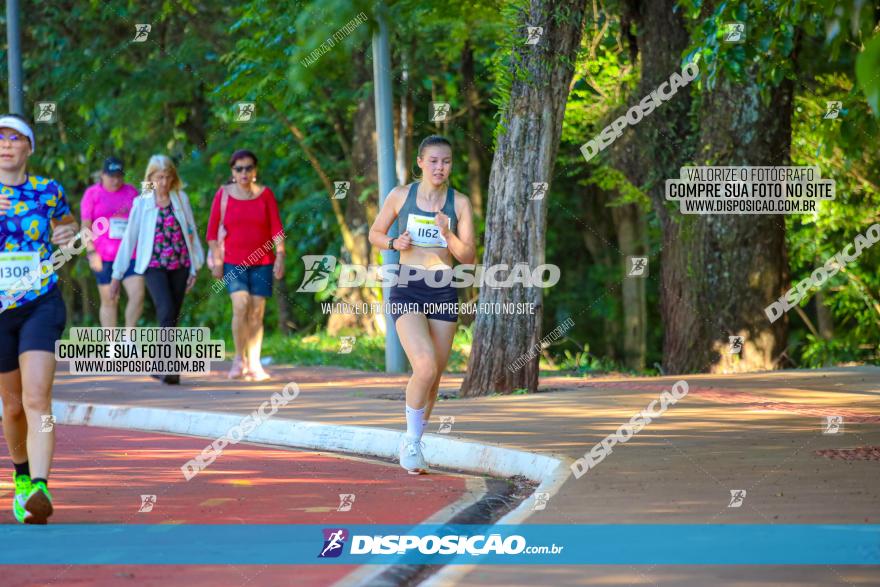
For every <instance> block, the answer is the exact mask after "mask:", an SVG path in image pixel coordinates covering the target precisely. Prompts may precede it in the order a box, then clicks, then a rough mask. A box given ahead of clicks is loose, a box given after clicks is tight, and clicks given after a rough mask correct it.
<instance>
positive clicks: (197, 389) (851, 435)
mask: <svg viewBox="0 0 880 587" xmlns="http://www.w3.org/2000/svg"><path fill="white" fill-rule="evenodd" d="M224 372H225V371H220V372H217V373H215V374H214V375H212V376H205V377H199V378H195V377H194V378H189V379H185V385H182V386H180V387H169V386H162V385H161V384H158V383H156V382H154V381H153V380H151V379H149V378H135V377H132V378H129V379H125V380H124V381H125V383H120V382H119V381H118V380H110V379H107V378H103V377H93V376H90V377H83V376H70V375H67V374H65V368H64V367H63V366H62V367H60V368H59V377H58V379H57V382H58V383H57V385H56V394H55V397H56V398H57V399H61V400H66V401H80V402H94V403H112V404H131V405H138V406H145V407H167V408H186V409H194V410H208V411H220V412H234V413H242V414H243V413H246V412H249V411H251V410H253V409H254V408H256V407H257V406H258V405H259V404H260V403H261V402H262V401H264V400H266V399H268V398H269V396H270V395H271V394H272V393H273V392H274V391H278V390H280V389H281V387H282V386H283V385H284V384H285V383H286V382H288V381H294V382H296V383H297V384H298V385H299V386H300V388H301V390H302V392H301V394H300V396H299V397H298V398H297V399H296V400H294V401H293V402H291V403H290V404H288V405H287V406H285V407H284V408H282V409H281V411H280V412H279V414H278V415H276V416H275V417H276V418H278V417H281V418H291V419H297V420H309V421H316V422H325V423H338V424H348V425H362V426H378V427H385V428H393V429H403V427H404V422H403V402H402V401H401V399H402V390H403V386H404V385H405V382H406V377H405V376H386V375H383V374H375V373H362V372H357V371H352V370H346V369H338V368H314V367H310V368H298V367H287V368H283V367H279V366H276V367H275V368H274V369H273V373H274V374H275V375H276V377H277V380H276V381H275V382H270V383H264V384H257V383H237V382H230V381H227V380H225V379H224V378H223V377H222V376H221V374H222V373H224ZM678 379H679V378H678V377H666V378H656V379H629V380H621V379H611V378H607V379H589V380H585V379H577V378H564V377H548V378H542V385H541V389H542V391H545V393H538V394H534V395H525V396H505V397H487V398H479V399H472V400H458V399H454V400H447V401H441V402H440V403H439V404H438V406H437V408H436V409H435V412H434V417H433V418H432V423H431V426H430V428H429V430H428V431H429V432H436V430H437V427H438V425H439V419H440V416H454V417H455V422H454V425H453V428H452V431H451V433H450V435H451V436H453V437H460V438H463V439H467V440H475V441H480V442H485V443H492V444H500V445H504V446H508V447H513V448H519V449H522V450H527V451H532V452H549V453H554V454H559V455H564V456H567V457H568V458H571V459H575V458H578V457H580V456H583V454H584V453H585V452H588V451H589V450H590V448H591V447H592V446H593V445H594V444H596V443H597V442H599V441H600V440H601V439H602V438H604V437H605V436H607V435H608V434H610V433H613V432H614V431H615V430H616V429H617V428H618V426H620V425H621V424H624V423H626V422H628V421H629V419H630V417H631V416H632V415H633V414H635V413H636V412H638V411H640V410H642V409H644V408H645V407H647V406H648V404H649V403H650V402H651V401H652V400H654V399H657V398H658V397H659V395H660V392H661V390H663V389H668V388H669V387H670V386H671V385H672V383H674V382H675V381H677V380H678ZM682 379H685V380H686V381H687V382H688V384H689V386H690V393H689V394H688V395H687V396H686V397H685V398H683V399H682V400H680V401H679V402H678V403H677V404H676V405H674V406H672V407H671V408H670V409H669V410H668V411H667V413H666V414H665V415H664V416H663V417H662V418H659V419H656V420H655V421H653V422H652V423H650V424H649V425H647V426H646V427H645V428H644V429H643V430H642V431H641V432H640V433H639V434H637V435H636V436H634V437H633V438H632V439H630V440H629V442H627V443H626V444H624V445H620V444H619V445H617V446H616V447H614V450H613V452H612V454H610V455H608V457H607V458H606V459H605V460H604V461H603V462H602V463H601V464H599V465H598V466H597V467H596V468H595V469H593V470H591V471H590V472H589V473H587V474H586V475H585V476H583V477H582V478H580V479H575V478H574V477H571V478H569V480H568V481H567V482H566V483H565V485H564V486H563V487H562V488H561V490H560V492H559V493H558V494H557V495H555V496H554V497H553V498H552V499H551V500H550V502H549V504H548V505H547V508H546V509H545V510H543V511H539V512H535V514H534V515H532V517H530V518H529V520H528V522H529V523H563V524H564V523H620V524H627V523H692V524H706V523H758V524H772V523H779V524H798V523H847V524H855V523H874V524H876V523H880V490H878V487H877V480H878V479H880V462H878V461H877V460H876V457H873V456H872V455H874V454H875V453H873V452H871V450H870V449H867V450H865V449H866V447H877V446H880V423H878V422H880V368H873V367H852V368H836V369H825V370H816V371H782V372H772V373H759V374H750V375H736V376H733V375H732V376H684V377H682ZM460 381H461V377H460V376H449V377H446V378H444V381H443V386H442V389H441V392H442V393H450V394H454V392H455V390H456V389H457V388H458V386H459V384H460ZM387 398H390V399H387ZM833 415H842V416H843V417H844V427H843V432H842V433H840V434H833V435H832V434H823V433H822V431H823V426H824V423H825V418H826V416H833ZM850 449H862V450H861V451H858V452H854V453H848V452H846V451H848V450H850ZM823 451H824V452H823ZM834 456H836V457H840V458H831V457H834ZM847 457H849V458H851V459H853V460H846V458H847ZM740 489H742V490H746V498H745V500H744V502H743V504H742V506H741V507H738V508H729V507H728V504H729V502H730V491H731V490H740ZM590 539H593V538H589V537H585V540H590ZM596 539H598V538H596ZM661 546H662V545H658V547H661ZM734 577H735V578H736V584H737V585H788V584H791V585H836V584H839V585H847V584H852V585H868V584H872V585H876V584H880V569H877V568H854V567H838V568H834V569H832V568H830V567H826V566H824V565H822V566H815V567H788V568H778V567H735V568H733V567H730V568H722V567H660V568H650V567H552V568H550V567H531V566H530V567H512V566H511V567H497V566H493V567H485V568H477V569H475V570H474V571H472V572H471V574H470V575H469V576H468V577H466V578H465V579H464V580H463V581H462V582H461V584H467V585H529V586H534V585H611V584H668V585H710V584H713V585H724V584H732V582H733V580H734Z"/></svg>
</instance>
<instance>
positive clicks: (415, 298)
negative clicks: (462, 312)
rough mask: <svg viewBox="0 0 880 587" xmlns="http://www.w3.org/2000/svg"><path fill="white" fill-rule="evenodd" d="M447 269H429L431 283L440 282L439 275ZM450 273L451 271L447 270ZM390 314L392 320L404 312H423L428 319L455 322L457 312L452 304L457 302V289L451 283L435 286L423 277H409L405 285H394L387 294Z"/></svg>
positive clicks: (395, 319)
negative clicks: (431, 275) (431, 278)
mask: <svg viewBox="0 0 880 587" xmlns="http://www.w3.org/2000/svg"><path fill="white" fill-rule="evenodd" d="M445 271H448V270H442V269H440V270H437V271H431V273H433V274H434V275H433V280H432V281H433V283H434V284H436V283H438V282H440V277H441V275H442V274H443V273H444V272H445ZM449 272H450V273H451V271H449ZM388 302H389V304H390V306H391V307H390V312H389V313H390V314H391V318H392V319H393V320H394V322H395V323H396V322H397V319H398V318H400V317H401V316H403V315H404V314H410V313H416V314H424V316H425V317H426V318H427V319H428V320H440V321H443V322H457V321H458V312H456V311H454V306H455V304H456V303H457V302H458V291H457V290H456V289H455V288H454V287H452V285H443V286H439V287H438V286H436V285H433V284H429V283H428V282H427V281H426V280H425V279H424V278H422V279H414V280H413V279H410V280H409V281H408V282H407V284H406V286H401V285H395V286H394V287H392V288H391V295H390V296H388Z"/></svg>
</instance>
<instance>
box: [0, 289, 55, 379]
mask: <svg viewBox="0 0 880 587" xmlns="http://www.w3.org/2000/svg"><path fill="white" fill-rule="evenodd" d="M65 322H67V310H66V308H65V307H64V300H63V299H62V298H61V289H59V288H58V287H54V288H52V289H51V290H50V291H49V292H47V293H45V294H43V295H41V296H40V297H38V298H37V299H35V300H34V301H32V302H28V303H26V304H25V305H23V306H20V307H17V308H12V309H9V310H4V311H3V312H0V373H8V372H9V371H15V370H16V369H18V356H19V355H20V354H21V353H24V352H27V351H46V352H49V353H52V354H53V355H54V354H55V341H56V340H58V339H59V338H61V335H62V334H63V333H64V324H65Z"/></svg>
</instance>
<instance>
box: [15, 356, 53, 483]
mask: <svg viewBox="0 0 880 587" xmlns="http://www.w3.org/2000/svg"><path fill="white" fill-rule="evenodd" d="M18 359H19V363H20V364H21V379H22V385H21V387H22V394H21V396H22V403H23V404H24V411H25V416H26V417H27V456H28V461H30V467H31V478H32V479H48V478H49V468H50V467H51V465H52V454H53V453H54V452H55V428H54V426H53V427H52V428H50V429H49V430H46V431H43V416H49V415H51V414H52V383H53V382H54V380H55V355H53V354H52V353H48V352H46V351H26V352H24V353H22V354H21V355H19V357H18Z"/></svg>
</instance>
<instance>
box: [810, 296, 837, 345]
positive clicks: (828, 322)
mask: <svg viewBox="0 0 880 587" xmlns="http://www.w3.org/2000/svg"><path fill="white" fill-rule="evenodd" d="M825 299H826V297H825V294H824V293H822V290H819V291H817V292H816V295H815V296H814V297H813V303H814V304H816V324H818V326H819V334H820V335H821V336H822V338H824V339H825V340H831V339H832V338H834V316H832V314H831V310H829V309H828V306H826V305H825Z"/></svg>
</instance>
